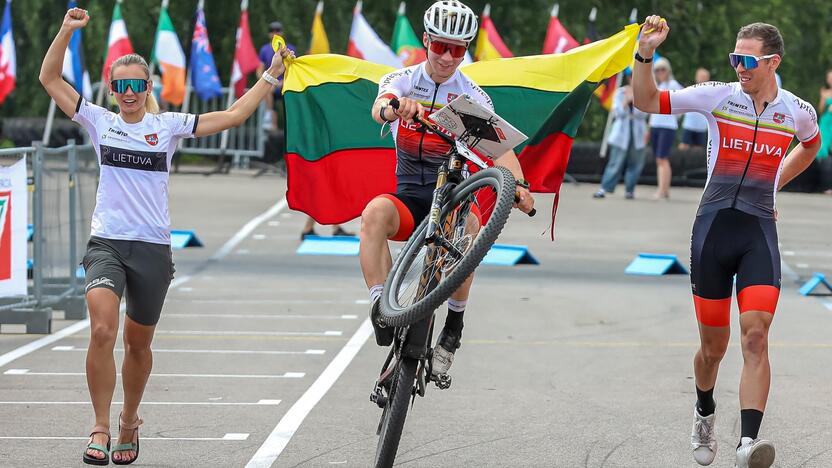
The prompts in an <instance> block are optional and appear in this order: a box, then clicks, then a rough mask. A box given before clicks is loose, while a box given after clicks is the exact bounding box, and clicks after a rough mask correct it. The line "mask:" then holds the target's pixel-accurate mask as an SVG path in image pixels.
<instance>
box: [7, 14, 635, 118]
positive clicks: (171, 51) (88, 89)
mask: <svg viewBox="0 0 832 468" xmlns="http://www.w3.org/2000/svg"><path fill="white" fill-rule="evenodd" d="M11 3H12V2H11V0H7V1H6V6H5V10H4V14H3V21H2V28H0V104H2V102H3V101H4V100H5V98H6V96H7V95H8V94H9V93H11V91H12V90H13V89H14V87H15V76H16V62H15V50H14V37H13V34H12V18H11V9H10V8H11ZM76 6H77V2H76V1H75V0H69V2H68V5H67V7H68V8H74V7H76ZM323 6H324V5H323V1H320V2H319V3H318V5H317V8H316V11H315V17H314V19H313V22H312V37H311V41H310V47H309V53H310V54H327V53H330V47H329V40H328V38H327V34H326V29H325V28H324V24H323ZM550 16H551V17H550V21H549V26H548V29H547V32H546V36H545V40H544V44H543V48H542V51H541V52H542V53H543V54H552V53H562V52H566V51H568V50H570V49H573V48H575V47H577V46H578V45H580V44H579V42H578V41H577V40H575V38H574V37H573V36H572V35H571V34H570V33H569V32H568V31H567V30H566V28H565V27H564V26H563V24H561V22H560V20H559V19H558V5H557V4H556V5H555V6H554V7H553V8H552V11H551V14H550ZM631 21H632V20H631ZM593 22H594V15H590V27H589V28H588V31H590V33H592V32H594V30H595V29H594V27H593V24H592V23H593ZM593 36H594V37H589V35H588V37H587V38H586V39H585V40H584V41H583V42H584V43H589V42H592V41H595V40H597V39H598V37H597V35H595V34H593ZM236 37H237V43H236V47H235V51H234V62H233V69H232V73H231V80H230V84H231V86H232V87H233V88H234V89H235V94H236V96H237V97H239V96H240V95H242V93H243V92H244V90H245V85H246V82H247V79H246V78H247V75H248V74H249V73H251V72H253V71H254V70H256V69H257V66H258V63H259V59H258V54H257V50H256V49H255V47H254V44H253V42H252V39H251V32H250V28H249V21H248V0H242V2H241V5H240V19H239V25H238V28H237V35H236ZM133 51H134V49H133V45H132V43H131V42H130V37H129V35H128V32H127V23H126V22H125V20H124V17H123V16H122V14H121V0H118V1H117V2H116V4H115V7H114V8H113V15H112V20H111V22H110V28H109V36H108V41H107V51H106V55H105V57H104V67H103V69H102V76H101V79H102V80H103V82H106V81H107V80H108V76H107V75H108V73H109V69H110V65H111V64H112V63H113V61H115V60H116V59H117V58H118V57H120V56H122V55H125V54H128V53H131V52H133ZM474 51H475V52H474V56H473V59H472V58H471V56H470V55H468V54H466V58H465V62H466V63H470V62H472V61H474V60H476V61H479V60H491V59H496V58H507V57H513V56H514V54H513V53H512V52H511V50H510V49H509V47H508V46H506V44H505V42H504V41H503V40H502V38H501V36H500V34H499V32H498V31H497V28H496V26H495V24H494V22H493V21H492V19H491V16H490V6H489V5H486V7H485V9H484V10H483V12H482V15H481V20H480V31H479V34H478V38H477V41H476V44H475V45H474ZM347 55H349V56H353V57H357V58H363V59H365V60H368V61H371V62H375V63H379V64H382V65H388V66H392V67H395V68H400V67H402V66H409V65H414V64H417V63H420V62H422V61H424V60H425V50H424V48H423V47H422V40H421V38H420V36H419V35H417V34H416V32H415V31H414V29H413V27H412V26H411V25H410V22H409V20H408V19H407V17H406V16H405V3H404V2H402V3H401V4H400V6H399V10H398V15H397V18H396V23H395V27H394V30H393V37H392V41H391V43H390V45H388V44H387V43H385V42H384V41H383V40H382V39H381V38H380V37H379V35H378V34H377V33H376V32H375V31H374V30H373V28H372V26H370V24H369V23H368V22H367V20H366V19H365V18H364V15H363V13H362V2H361V1H360V0H359V1H358V2H357V3H356V6H355V9H354V11H353V21H352V27H351V28H350V40H349V45H348V47H347ZM150 58H151V63H152V64H153V67H154V68H155V67H156V66H158V67H159V69H160V71H161V76H162V83H161V84H162V94H161V97H162V99H163V100H165V101H166V102H169V103H171V104H173V105H181V104H182V102H183V100H184V97H185V93H186V90H187V86H186V83H187V81H188V75H190V82H191V86H192V87H193V89H194V91H195V92H196V93H197V95H198V96H199V98H200V99H205V100H207V99H211V98H213V97H217V96H219V95H221V88H222V85H221V83H220V78H219V74H218V73H217V67H216V64H215V62H214V57H213V52H212V49H211V42H210V40H209V38H208V28H207V25H206V21H205V12H204V9H203V1H200V2H199V4H198V6H197V9H196V12H195V15H194V33H193V37H192V41H191V51H190V57H189V59H187V60H186V56H185V52H184V50H183V48H182V45H181V42H180V41H179V36H178V35H177V34H176V31H175V30H174V27H173V22H172V21H171V18H170V15H169V14H168V0H164V1H163V2H162V8H161V11H160V14H159V22H158V26H157V28H156V36H155V42H154V46H153V50H152V51H151V56H150ZM187 62H190V69H187V67H186V63H187ZM189 72H190V73H189ZM63 76H64V77H65V78H66V80H67V81H69V82H70V83H71V84H72V85H73V86H75V88H76V89H77V90H78V92H79V93H80V94H82V95H84V96H85V97H86V98H87V99H92V86H91V81H90V76H89V73H88V72H87V69H86V66H85V63H84V52H83V43H82V31H81V30H77V31H76V32H75V33H74V34H73V36H72V39H71V41H70V45H69V48H68V50H67V53H66V55H65V58H64V67H63ZM614 83H615V80H614V79H613V80H610V82H609V83H607V84H602V86H601V87H600V88H599V90H598V91H597V92H596V96H598V97H599V99H600V100H601V103H602V105H603V106H604V107H605V108H607V109H608V108H609V104H610V103H611V98H612V91H613V90H614V88H615V86H614ZM99 101H100V99H99Z"/></svg>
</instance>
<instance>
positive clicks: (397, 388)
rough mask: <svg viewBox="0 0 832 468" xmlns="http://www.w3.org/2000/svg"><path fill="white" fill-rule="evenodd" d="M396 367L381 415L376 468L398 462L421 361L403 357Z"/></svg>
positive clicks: (386, 467) (385, 467) (386, 466)
mask: <svg viewBox="0 0 832 468" xmlns="http://www.w3.org/2000/svg"><path fill="white" fill-rule="evenodd" d="M395 366H396V370H395V372H394V374H393V378H392V382H391V383H390V393H389V394H388V396H387V404H386V405H385V406H384V411H383V412H382V415H381V427H380V429H379V432H378V445H377V446H376V468H389V467H391V466H393V462H394V461H395V460H396V451H398V449H399V441H400V440H401V438H402V430H403V429H404V420H405V417H406V416H407V404H408V402H409V401H410V398H411V396H412V395H413V383H414V382H415V381H416V369H417V368H418V366H419V360H418V359H414V358H407V357H402V358H401V359H400V360H399V361H398V362H397V363H396V364H395Z"/></svg>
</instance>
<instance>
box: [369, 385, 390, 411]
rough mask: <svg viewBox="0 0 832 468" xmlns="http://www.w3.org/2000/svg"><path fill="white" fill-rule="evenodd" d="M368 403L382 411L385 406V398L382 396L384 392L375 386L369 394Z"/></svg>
mask: <svg viewBox="0 0 832 468" xmlns="http://www.w3.org/2000/svg"><path fill="white" fill-rule="evenodd" d="M370 401H371V402H373V403H375V404H376V405H378V407H379V408H382V409H384V407H385V406H387V397H386V396H385V395H384V392H383V391H382V390H381V385H376V388H374V389H373V391H372V392H370Z"/></svg>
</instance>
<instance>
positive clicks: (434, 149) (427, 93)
mask: <svg viewBox="0 0 832 468" xmlns="http://www.w3.org/2000/svg"><path fill="white" fill-rule="evenodd" d="M378 88H379V91H378V97H386V98H390V99H392V98H405V97H406V98H410V99H414V100H416V101H419V102H420V103H421V104H422V106H424V108H425V115H424V116H423V117H426V116H427V115H429V114H432V113H433V112H434V111H436V110H439V109H441V108H442V107H444V106H445V105H446V104H448V103H449V102H451V101H453V100H454V99H456V98H457V97H458V96H460V95H462V94H467V95H468V96H470V97H471V98H472V99H474V100H476V101H477V102H479V103H480V104H482V105H483V106H486V107H487V108H489V109H491V110H494V105H493V104H492V103H491V98H489V97H488V95H487V94H485V92H484V91H483V90H482V89H480V87H479V86H477V85H476V84H474V82H473V81H471V80H470V79H469V78H468V77H466V76H465V75H464V74H462V72H460V71H459V70H457V71H455V72H454V74H453V76H451V78H450V79H448V81H446V82H444V83H441V84H436V83H435V82H434V81H433V80H432V79H431V78H430V77H429V76H428V73H427V71H425V63H424V62H422V63H421V64H419V65H413V66H411V67H407V68H403V69H401V70H396V71H394V72H392V73H388V74H387V75H384V76H383V77H382V78H381V81H380V82H379V86H378ZM392 130H393V138H394V140H395V142H396V177H397V179H398V183H399V184H419V185H428V184H430V185H432V184H434V183H435V182H436V173H437V170H438V169H439V166H440V165H441V164H442V162H443V161H445V160H446V159H447V158H446V155H447V153H448V150H450V147H449V146H448V144H447V143H446V142H445V141H444V140H442V139H441V138H440V137H439V136H437V135H435V134H434V133H433V132H431V131H428V130H426V129H423V128H422V126H421V125H420V124H418V123H415V121H414V122H412V123H407V122H405V121H403V120H402V119H399V120H398V121H396V122H394V123H393V124H392Z"/></svg>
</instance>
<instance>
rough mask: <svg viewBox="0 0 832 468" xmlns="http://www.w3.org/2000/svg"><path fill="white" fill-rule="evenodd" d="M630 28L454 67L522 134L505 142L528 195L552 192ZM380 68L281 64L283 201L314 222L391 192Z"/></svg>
mask: <svg viewBox="0 0 832 468" xmlns="http://www.w3.org/2000/svg"><path fill="white" fill-rule="evenodd" d="M638 29H639V26H638V25H630V26H627V27H626V28H625V29H624V30H623V31H621V32H619V33H618V34H616V35H614V36H612V37H610V38H608V39H605V40H602V41H597V42H593V43H592V44H588V45H585V46H582V47H578V48H575V49H572V50H570V51H568V52H566V53H563V54H556V55H539V56H532V57H517V58H510V59H500V60H489V61H486V62H477V63H473V64H470V65H467V66H465V67H463V68H462V69H461V70H462V72H463V73H465V74H466V75H467V76H468V77H469V78H471V79H472V80H473V81H474V82H475V83H477V84H479V85H480V86H481V87H482V88H483V90H485V92H486V93H488V95H489V96H490V97H491V99H492V100H493V102H494V107H495V109H496V111H497V113H498V114H499V115H500V116H502V117H503V118H505V119H506V120H508V121H509V122H511V123H512V125H514V126H515V127H517V128H518V129H519V130H520V131H522V132H523V133H525V134H526V135H531V137H530V139H529V140H528V141H527V142H526V143H525V144H524V145H520V146H518V147H517V148H515V151H516V152H517V153H518V154H519V157H520V162H521V164H522V165H523V172H524V175H525V177H526V179H528V180H529V182H530V183H531V185H532V190H533V191H536V192H558V191H559V190H560V185H561V182H562V180H563V176H564V174H565V172H566V165H567V162H568V159H569V151H570V150H571V147H572V140H573V139H574V137H575V134H576V132H577V130H578V127H579V126H580V124H581V121H582V120H583V116H584V113H585V112H586V108H587V105H588V104H589V101H590V99H591V97H592V93H593V91H594V90H595V88H596V87H597V86H598V83H599V82H601V81H603V80H604V79H606V78H608V77H610V76H612V75H614V74H615V73H618V72H619V71H621V70H623V69H624V68H626V67H627V66H628V65H629V64H630V63H631V62H632V53H633V47H634V45H635V40H636V36H637V35H638ZM390 71H392V69H391V68H390V67H386V66H383V65H377V64H373V63H370V62H366V61H363V60H359V59H355V58H352V57H346V56H341V55H310V56H304V57H300V58H298V59H295V61H294V62H293V63H292V64H291V65H289V67H288V69H287V73H286V81H285V83H284V86H283V93H284V101H285V104H286V164H287V168H288V173H289V176H288V179H289V180H288V192H287V195H286V197H287V199H288V202H289V206H290V207H291V208H293V209H295V210H299V211H303V212H305V213H307V214H309V215H310V216H312V217H313V218H315V220H316V221H318V222H320V223H322V224H333V223H341V222H345V221H348V220H350V219H353V218H355V217H356V216H359V215H360V214H361V211H362V210H363V209H364V207H365V206H366V204H367V202H369V201H370V200H371V199H372V198H373V197H375V196H377V195H379V194H381V193H385V192H393V191H395V189H396V176H395V167H396V155H395V151H394V146H393V139H392V137H391V136H389V135H387V136H381V135H380V134H379V131H380V127H379V125H378V124H377V123H376V122H375V121H373V119H372V118H371V117H370V109H371V108H372V105H373V102H374V101H375V98H376V94H377V93H378V82H379V80H380V79H381V77H382V76H384V75H385V74H386V73H388V72H390Z"/></svg>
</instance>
